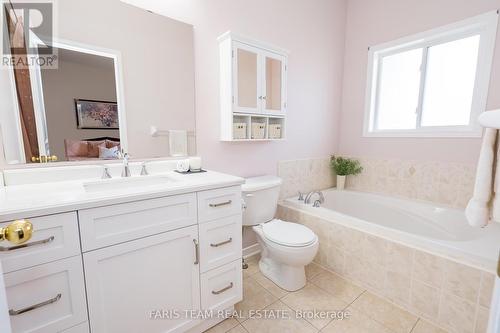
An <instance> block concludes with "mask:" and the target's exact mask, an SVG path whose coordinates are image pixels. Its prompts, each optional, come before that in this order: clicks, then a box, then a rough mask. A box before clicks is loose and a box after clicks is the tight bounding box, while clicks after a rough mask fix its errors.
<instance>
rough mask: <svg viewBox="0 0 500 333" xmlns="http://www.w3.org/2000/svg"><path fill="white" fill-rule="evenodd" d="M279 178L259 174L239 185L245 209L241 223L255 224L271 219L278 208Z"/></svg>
mask: <svg viewBox="0 0 500 333" xmlns="http://www.w3.org/2000/svg"><path fill="white" fill-rule="evenodd" d="M280 186H281V178H279V177H276V176H260V177H252V178H247V179H246V182H245V184H243V185H242V186H241V190H242V192H243V201H244V202H245V206H246V208H245V210H244V211H243V225H257V224H260V223H264V222H268V221H271V220H272V219H273V218H274V215H275V214H276V209H277V208H278V199H279V195H280Z"/></svg>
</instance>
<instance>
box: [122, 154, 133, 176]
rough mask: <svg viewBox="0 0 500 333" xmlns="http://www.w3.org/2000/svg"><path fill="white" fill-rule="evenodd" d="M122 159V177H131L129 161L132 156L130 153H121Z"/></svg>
mask: <svg viewBox="0 0 500 333" xmlns="http://www.w3.org/2000/svg"><path fill="white" fill-rule="evenodd" d="M120 157H121V158H122V160H123V170H122V177H130V176H131V174H130V167H129V166H128V159H129V157H130V156H129V154H128V153H120Z"/></svg>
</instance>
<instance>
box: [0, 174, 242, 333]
mask: <svg viewBox="0 0 500 333" xmlns="http://www.w3.org/2000/svg"><path fill="white" fill-rule="evenodd" d="M72 168H73V170H72V171H71V170H70V169H71V167H69V168H68V167H66V168H65V167H62V168H49V169H52V170H54V171H53V173H54V174H55V173H58V174H64V172H77V170H76V169H75V168H74V167H72ZM89 168H91V169H92V167H89ZM94 168H95V173H96V176H97V175H98V172H100V168H99V167H94ZM55 169H68V170H69V171H68V170H59V171H55ZM86 172H90V171H88V170H87V171H86ZM34 173H36V171H33V170H32V169H31V171H30V169H26V170H22V169H19V170H10V174H9V171H7V172H6V174H5V178H6V179H7V180H9V179H10V181H15V180H16V179H18V180H19V179H25V180H27V179H30V177H34V176H33V174H34ZM20 175H22V176H20ZM45 178H46V179H50V175H45ZM151 179H152V181H151V185H148V181H149V180H151ZM159 179H162V180H163V181H159ZM166 179H168V181H165V180H166ZM145 181H146V183H144V182H145ZM136 182H143V183H142V184H143V186H134V184H135V183H136ZM242 182H243V180H242V179H241V178H238V177H233V176H228V175H224V174H220V173H216V172H210V171H209V172H206V173H201V174H193V175H181V174H177V173H175V172H173V171H168V172H164V173H162V174H153V175H149V176H136V177H131V178H130V179H126V180H124V181H122V180H121V179H119V178H118V179H111V180H99V177H95V178H93V179H92V180H90V181H89V180H85V179H83V180H77V181H62V182H50V183H41V184H24V185H23V184H19V185H13V186H6V187H4V188H0V227H5V226H8V225H9V224H11V223H12V222H13V221H14V220H29V221H30V222H31V223H32V225H33V234H32V238H31V239H30V240H29V241H28V242H26V243H23V244H20V245H12V244H9V243H8V242H5V241H3V242H1V243H0V260H1V263H2V266H3V271H4V279H5V285H6V294H7V301H8V308H9V315H10V321H11V325H12V330H13V332H27V331H29V332H72V333H76V332H78V333H80V332H93V333H97V332H109V333H111V332H186V331H192V332H201V331H203V330H204V329H207V328H208V327H210V326H211V325H214V324H215V323H217V322H218V321H220V320H222V319H223V318H222V317H220V318H218V317H215V318H210V319H207V318H203V317H201V316H200V315H201V314H202V312H201V311H203V314H205V315H206V313H207V312H206V311H210V310H214V311H218V310H224V309H232V306H233V305H234V304H235V303H237V302H239V301H240V300H241V299H242V270H241V257H242V250H241V249H242V246H241V219H242V212H241V211H242V204H241V187H240V185H241V184H242ZM95 184H98V185H100V186H97V187H96V185H95ZM109 184H111V185H109ZM108 185H109V186H108ZM216 315H217V312H214V316H216Z"/></svg>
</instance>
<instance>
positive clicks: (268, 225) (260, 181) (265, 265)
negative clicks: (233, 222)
mask: <svg viewBox="0 0 500 333" xmlns="http://www.w3.org/2000/svg"><path fill="white" fill-rule="evenodd" d="M280 186H281V179H280V178H279V177H275V176H261V177H253V178H248V179H246V183H245V184H243V185H242V192H243V200H244V206H245V209H244V211H243V226H252V229H253V230H254V231H255V233H256V234H257V240H258V242H259V245H260V248H261V258H260V261H259V268H260V271H261V272H262V274H264V275H265V276H266V277H267V278H268V279H270V280H271V281H273V282H274V283H275V284H276V285H278V286H279V287H281V288H283V289H285V290H288V291H295V290H298V289H301V288H302V287H304V286H305V284H306V275H305V266H306V265H308V264H309V263H311V262H312V260H313V259H314V257H315V256H316V253H317V252H318V246H319V241H318V236H317V235H316V234H315V233H314V232H313V231H312V230H311V229H309V228H307V227H306V226H304V225H301V224H297V223H291V222H287V221H282V220H278V219H275V218H274V216H275V214H276V209H277V207H278V198H279V193H280Z"/></svg>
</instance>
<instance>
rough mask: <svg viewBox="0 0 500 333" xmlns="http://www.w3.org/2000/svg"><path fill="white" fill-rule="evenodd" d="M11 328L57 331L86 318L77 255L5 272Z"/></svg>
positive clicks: (79, 261) (78, 257)
mask: <svg viewBox="0 0 500 333" xmlns="http://www.w3.org/2000/svg"><path fill="white" fill-rule="evenodd" d="M4 277H5V286H6V294H7V303H8V306H9V315H10V322H11V325H12V331H13V332H14V333H17V332H37V333H41V332H47V333H53V332H59V331H62V330H64V329H67V328H70V327H73V326H75V325H77V324H79V323H82V322H84V321H86V320H87V303H86V300H85V287H84V282H83V270H82V259H81V257H80V256H76V257H72V258H68V259H62V260H58V261H55V262H51V263H48V264H44V265H40V266H36V267H32V268H26V269H23V270H20V271H16V272H12V273H8V274H5V276H4Z"/></svg>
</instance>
